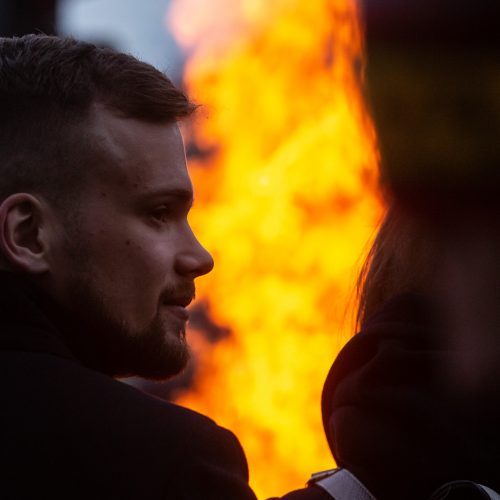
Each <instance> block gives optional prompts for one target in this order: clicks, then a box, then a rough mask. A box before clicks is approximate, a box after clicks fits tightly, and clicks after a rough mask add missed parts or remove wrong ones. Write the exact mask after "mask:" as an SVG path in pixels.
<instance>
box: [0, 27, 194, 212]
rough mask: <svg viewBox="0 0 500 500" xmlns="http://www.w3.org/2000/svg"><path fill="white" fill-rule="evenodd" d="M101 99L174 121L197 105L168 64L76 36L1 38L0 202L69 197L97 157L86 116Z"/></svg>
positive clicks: (121, 110) (129, 112) (132, 112)
mask: <svg viewBox="0 0 500 500" xmlns="http://www.w3.org/2000/svg"><path fill="white" fill-rule="evenodd" d="M95 103H101V104H103V105H104V106H105V107H106V108H107V109H109V110H111V111H112V112H113V113H116V114H117V115H118V116H123V117H127V118H135V119H139V120H143V121H146V122H149V123H169V122H174V121H177V120H179V119H181V118H183V117H186V116H188V115H190V114H191V113H192V112H193V111H194V109H195V108H196V106H195V105H194V104H193V103H192V102H190V101H189V99H188V98H187V97H186V95H185V94H184V93H183V92H182V91H181V90H180V89H178V88H176V87H175V85H174V84H173V83H172V82H171V81H170V80H169V78H168V77H167V76H166V75H164V74H163V73H162V72H161V71H159V70H157V69H156V68H154V67H153V66H151V65H149V64H147V63H144V62H141V61H139V60H137V59H136V58H134V57H133V56H131V55H128V54H123V53H120V52H117V51H115V50H113V49H110V48H100V47H97V46H95V45H93V44H91V43H87V42H82V41H77V40H74V39H72V38H60V37H55V36H46V35H26V36H23V37H19V38H0V202H1V201H3V200H4V199H5V198H6V197H7V196H9V195H10V194H13V193H16V192H22V191H28V192H36V193H38V194H41V195H42V196H45V197H47V198H48V200H49V201H51V202H53V203H56V202H59V203H61V200H62V199H64V198H65V197H66V195H68V194H70V192H71V194H74V192H75V191H76V190H77V189H78V187H79V186H81V184H82V182H83V179H84V178H85V175H86V173H87V170H88V169H89V164H90V163H92V158H91V154H92V147H91V146H92V144H91V138H90V137H89V135H88V134H87V133H86V130H85V124H86V123H88V119H89V117H90V114H91V110H92V109H93V105H94V104H95Z"/></svg>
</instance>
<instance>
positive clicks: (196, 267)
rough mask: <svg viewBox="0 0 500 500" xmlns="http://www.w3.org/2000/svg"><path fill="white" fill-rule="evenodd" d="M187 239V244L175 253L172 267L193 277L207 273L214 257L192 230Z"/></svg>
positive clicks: (182, 273)
mask: <svg viewBox="0 0 500 500" xmlns="http://www.w3.org/2000/svg"><path fill="white" fill-rule="evenodd" d="M189 239H190V241H189V245H186V246H185V247H184V248H183V249H182V250H180V251H179V252H178V253H177V255H176V258H175V264H174V268H175V272H176V273H178V274H180V275H182V276H187V277H189V278H191V279H194V278H197V277H198V276H203V275H204V274H207V273H209V272H210V271H211V270H212V269H213V267H214V259H213V258H212V256H211V255H210V253H209V252H208V251H207V250H206V249H205V248H204V247H203V246H202V245H201V243H200V242H199V241H198V240H197V239H196V237H195V236H194V234H193V233H192V232H191V234H190V238H189Z"/></svg>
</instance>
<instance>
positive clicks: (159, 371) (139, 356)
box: [111, 339, 191, 381]
mask: <svg viewBox="0 0 500 500" xmlns="http://www.w3.org/2000/svg"><path fill="white" fill-rule="evenodd" d="M190 357H191V356H190V352H189V348H188V346H187V344H186V342H185V341H184V339H176V342H167V343H165V344H163V345H162V346H157V347H156V348H154V346H153V345H149V346H147V345H145V344H142V345H140V346H137V349H135V350H134V351H133V352H130V353H129V355H128V356H126V357H124V358H122V359H121V360H118V359H116V360H115V361H121V362H119V363H116V364H115V366H114V370H113V372H114V373H112V374H111V375H113V376H114V377H117V378H121V377H130V376H134V377H141V378H145V379H149V380H157V381H161V380H167V379H170V378H172V377H174V376H175V375H178V374H179V373H181V372H182V371H183V370H184V368H186V365H187V364H188V361H189V359H190ZM120 365H121V366H120Z"/></svg>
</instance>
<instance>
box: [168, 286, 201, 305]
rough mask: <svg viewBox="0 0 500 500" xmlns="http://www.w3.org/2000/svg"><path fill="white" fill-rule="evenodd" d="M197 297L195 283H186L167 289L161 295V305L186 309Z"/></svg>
mask: <svg viewBox="0 0 500 500" xmlns="http://www.w3.org/2000/svg"><path fill="white" fill-rule="evenodd" d="M195 297H196V288H195V285H194V283H193V282H186V283H181V284H178V285H175V286H171V287H168V288H166V289H165V290H164V291H163V292H162V293H161V295H160V303H162V304H175V305H180V306H183V307H186V306H187V305H189V303H190V302H191V301H193V300H194V299H195Z"/></svg>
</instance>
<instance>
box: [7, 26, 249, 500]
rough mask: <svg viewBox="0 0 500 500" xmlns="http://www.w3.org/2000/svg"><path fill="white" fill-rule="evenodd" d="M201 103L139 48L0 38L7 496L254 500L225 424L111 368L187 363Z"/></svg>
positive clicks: (127, 371)
mask: <svg viewBox="0 0 500 500" xmlns="http://www.w3.org/2000/svg"><path fill="white" fill-rule="evenodd" d="M194 108H195V106H194V105H193V104H192V103H191V102H190V101H189V100H188V99H187V98H186V96H185V95H184V94H183V93H182V92H181V91H180V90H178V89H177V88H175V87H174V85H173V84H172V83H171V82H170V80H169V79H168V78H167V77H166V76H165V75H163V74H162V73H161V72H159V71H157V70H156V69H154V68H153V67H151V66H149V65H147V64H145V63H142V62H140V61H138V60H136V59H134V58H133V57H131V56H128V55H125V54H120V53H117V52H114V51H112V50H110V49H100V48H97V47H95V46H93V45H91V44H88V43H83V42H78V41H75V40H72V39H61V38H56V37H48V36H34V35H28V36H25V37H22V38H14V39H7V38H4V39H0V113H1V119H0V384H1V397H2V408H1V412H0V427H1V429H2V431H1V433H0V436H1V446H0V465H1V468H0V496H1V497H2V498H6V499H7V498H9V499H21V498H68V499H79V498H82V499H83V498H85V499H91V498H92V499H101V498H102V499H160V498H162V499H167V498H168V499H179V500H180V499H198V498H199V499H218V500H220V499H254V498H255V497H254V495H253V493H252V491H251V490H250V488H249V486H248V471H247V466H246V461H245V457H244V455H243V452H242V450H241V448H240V446H239V443H238V442H237V440H236V439H235V438H234V436H233V435H232V434H231V433H229V432H228V431H226V430H225V429H222V428H220V427H218V426H217V425H215V424H214V423H213V422H212V421H211V420H209V419H207V418H206V417H203V416H201V415H199V414H196V413H194V412H191V411H189V410H186V409H183V408H180V407H177V406H175V405H172V404H168V403H165V402H162V401H160V400H156V399H154V398H150V397H149V396H146V395H145V394H143V393H141V392H139V391H137V390H135V389H133V388H131V387H129V386H126V385H125V384H123V383H121V382H118V381H116V380H114V379H113V378H112V377H115V376H125V375H137V376H143V377H148V378H158V379H161V378H166V377H169V376H172V375H174V374H176V373H178V372H179V371H181V370H182V368H183V367H184V366H185V364H186V362H187V360H188V357H189V354H188V348H187V346H186V343H185V325H186V321H187V319H188V313H187V311H186V307H187V305H188V304H189V303H190V302H191V300H192V299H193V297H194V290H195V288H194V280H195V278H197V277H198V276H201V275H203V274H206V273H207V272H209V271H210V270H211V269H212V266H213V261H212V258H211V256H210V254H209V253H208V252H207V251H206V250H205V249H204V248H203V247H202V246H201V245H200V243H199V242H198V241H197V239H196V238H195V236H194V235H193V233H192V231H191V228H190V227H189V224H188V222H187V215H188V212H189V209H190V207H191V203H192V198H193V193H192V186H191V181H190V179H189V176H188V173H187V169H186V161H185V155H184V146H183V142H182V138H181V135H180V132H179V128H178V125H177V121H178V120H179V119H182V118H183V117H185V116H188V115H190V114H191V112H192V111H193V110H194Z"/></svg>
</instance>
